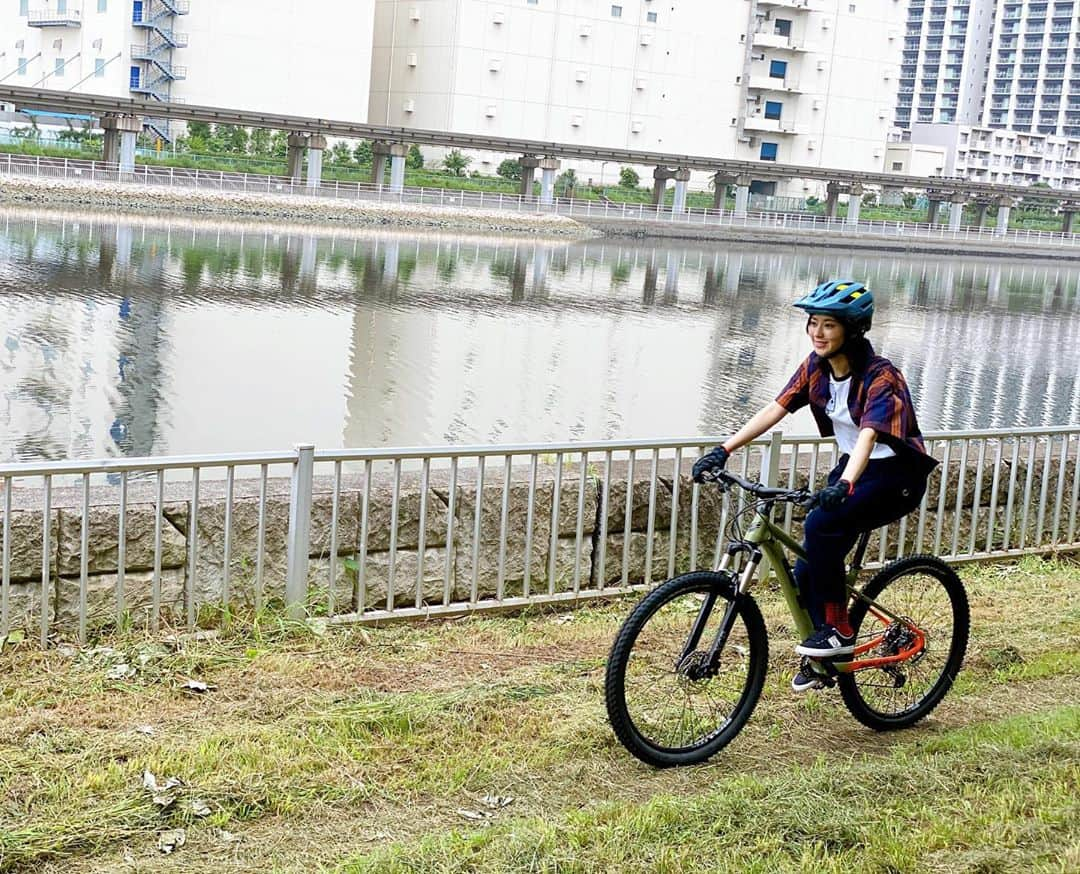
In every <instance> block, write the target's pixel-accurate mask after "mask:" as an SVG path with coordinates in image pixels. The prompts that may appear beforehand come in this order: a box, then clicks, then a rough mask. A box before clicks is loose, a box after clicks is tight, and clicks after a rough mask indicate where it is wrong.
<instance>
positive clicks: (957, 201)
mask: <svg viewBox="0 0 1080 874" xmlns="http://www.w3.org/2000/svg"><path fill="white" fill-rule="evenodd" d="M963 218H964V197H963V195H961V194H954V195H953V196H952V200H951V201H950V202H949V230H951V231H958V230H960V222H961V221H963Z"/></svg>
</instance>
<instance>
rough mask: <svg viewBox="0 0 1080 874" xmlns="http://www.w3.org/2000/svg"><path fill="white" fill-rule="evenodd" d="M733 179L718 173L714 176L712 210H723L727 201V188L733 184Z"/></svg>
mask: <svg viewBox="0 0 1080 874" xmlns="http://www.w3.org/2000/svg"><path fill="white" fill-rule="evenodd" d="M731 182H732V179H731V177H730V176H728V175H727V174H725V173H717V174H716V175H715V176H713V196H712V208H713V209H717V210H719V209H723V208H724V203H725V201H726V200H727V187H728V186H729V185H730V184H731Z"/></svg>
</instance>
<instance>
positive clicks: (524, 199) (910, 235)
mask: <svg viewBox="0 0 1080 874" xmlns="http://www.w3.org/2000/svg"><path fill="white" fill-rule="evenodd" d="M0 175H11V176H30V177H41V178H52V179H65V180H75V181H82V182H124V183H131V184H138V185H146V186H155V187H167V188H181V189H188V190H196V191H216V192H227V193H234V194H236V193H241V194H259V195H277V196H282V195H285V196H305V197H325V198H333V199H337V200H367V201H376V202H386V203H406V204H415V205H420V206H441V207H465V208H469V209H491V210H502V211H508V212H515V213H525V212H528V213H553V214H557V215H564V216H570V217H573V218H579V219H586V220H596V221H600V220H603V221H612V222H623V221H625V222H668V223H676V224H683V225H701V226H708V227H732V228H750V229H758V230H774V231H777V230H778V231H799V232H802V233H818V234H830V235H844V236H852V237H884V238H889V239H895V240H938V241H942V242H945V241H952V242H955V243H976V244H979V243H981V244H992V245H996V246H1003V245H1004V246H1008V245H1023V246H1035V247H1055V248H1066V249H1075V248H1077V247H1078V246H1080V234H1065V233H1060V232H1057V231H1034V230H1009V231H1007V232H1006V233H1004V234H998V233H997V231H996V229H994V228H982V227H977V226H973V225H963V226H961V227H958V228H950V227H948V226H947V225H940V224H933V225H931V224H925V223H922V222H899V221H885V220H873V221H863V220H860V221H859V222H857V223H849V222H848V221H847V220H846V219H843V218H828V217H826V216H819V215H810V214H807V213H803V212H748V213H746V214H745V215H738V214H736V213H735V212H733V211H732V210H725V209H719V210H716V209H691V208H687V209H686V211H685V212H676V211H674V210H673V209H672V208H670V207H667V206H664V205H655V206H654V205H652V204H644V203H612V202H599V201H592V200H580V199H567V198H554V199H553V200H552V202H551V203H550V204H545V203H542V202H541V200H540V199H539V198H537V197H530V196H523V195H518V194H506V193H502V192H486V191H459V190H452V189H445V188H412V187H406V188H403V189H402V190H401V191H393V190H391V188H390V187H389V186H387V185H372V184H370V183H364V182H338V181H325V182H323V183H321V184H320V185H318V186H315V187H312V186H308V185H307V184H306V183H304V182H303V181H300V180H294V179H292V178H291V177H288V176H266V175H261V174H255V173H235V172H227V171H218V170H200V169H197V168H196V169H187V168H182V167H157V166H150V165H145V164H140V165H137V166H136V167H135V169H134V171H132V172H121V171H120V169H119V166H118V165H117V164H108V163H105V162H102V161H86V160H78V159H69V158H51V157H42V156H35V155H17V154H3V155H0Z"/></svg>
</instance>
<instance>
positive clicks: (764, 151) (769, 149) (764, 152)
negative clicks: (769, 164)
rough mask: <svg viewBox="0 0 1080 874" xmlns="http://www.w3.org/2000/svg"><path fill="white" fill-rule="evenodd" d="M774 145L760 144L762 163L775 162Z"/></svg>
mask: <svg viewBox="0 0 1080 874" xmlns="http://www.w3.org/2000/svg"><path fill="white" fill-rule="evenodd" d="M776 148H777V146H776V143H762V144H761V155H760V157H761V160H762V161H775V160H776Z"/></svg>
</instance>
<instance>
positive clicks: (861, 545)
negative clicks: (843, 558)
mask: <svg viewBox="0 0 1080 874" xmlns="http://www.w3.org/2000/svg"><path fill="white" fill-rule="evenodd" d="M869 543H870V532H869V531H864V532H863V533H862V534H860V535H859V539H858V540H857V541H856V542H855V555H854V556H852V558H851V568H850V569H849V573H854V572H855V571H859V570H862V563H863V558H865V557H866V547H867V544H869Z"/></svg>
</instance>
